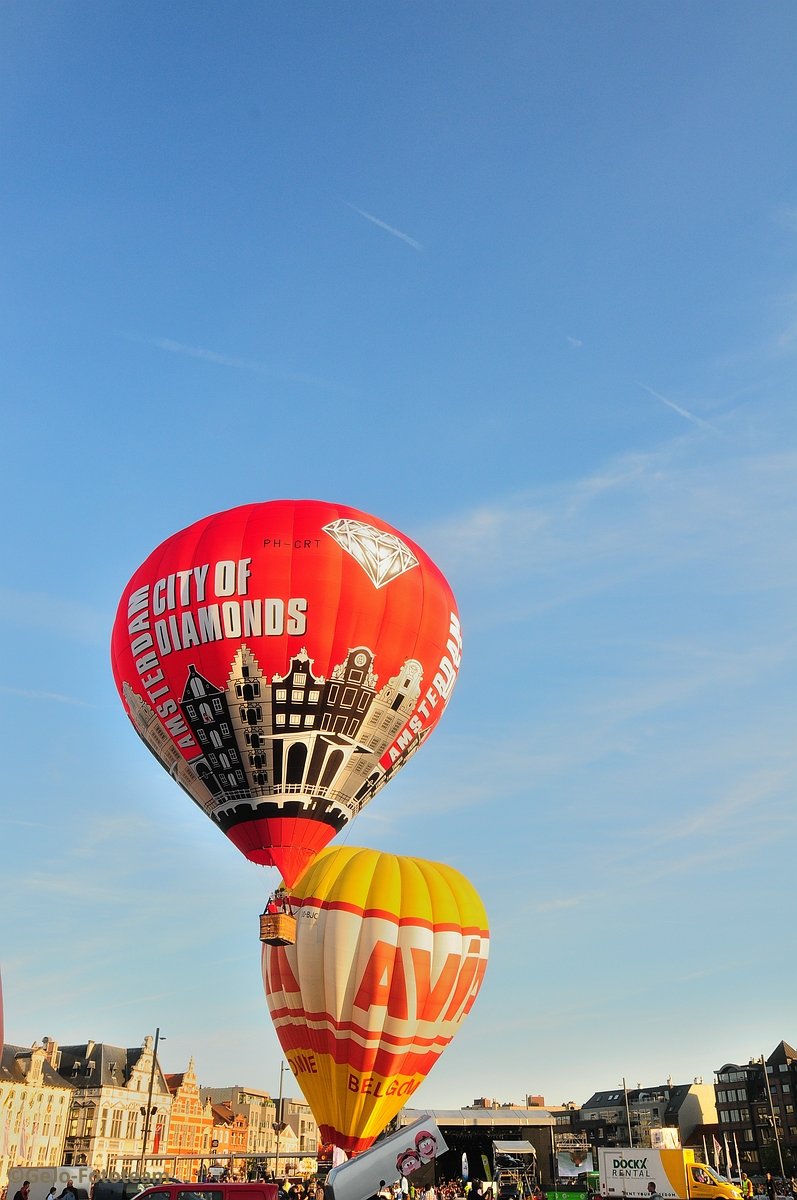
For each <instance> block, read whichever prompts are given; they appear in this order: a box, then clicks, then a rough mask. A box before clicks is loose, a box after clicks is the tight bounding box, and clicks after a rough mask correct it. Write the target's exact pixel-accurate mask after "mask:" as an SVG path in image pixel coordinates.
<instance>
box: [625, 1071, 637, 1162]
mask: <svg viewBox="0 0 797 1200" xmlns="http://www.w3.org/2000/svg"><path fill="white" fill-rule="evenodd" d="M623 1095H624V1096H625V1119H626V1124H627V1125H628V1145H629V1146H633V1144H634V1135H633V1134H632V1133H631V1109H630V1108H629V1106H628V1088H627V1087H626V1086H625V1075H624V1076H623Z"/></svg>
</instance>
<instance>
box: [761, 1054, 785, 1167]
mask: <svg viewBox="0 0 797 1200" xmlns="http://www.w3.org/2000/svg"><path fill="white" fill-rule="evenodd" d="M761 1067H762V1069H763V1072H764V1087H765V1088H766V1092H767V1099H768V1100H769V1113H770V1120H771V1121H772V1132H773V1133H774V1134H775V1145H776V1147H777V1150H778V1162H779V1163H780V1177H781V1179H785V1178H786V1172H785V1171H784V1170H783V1155H782V1154H781V1150H780V1134H779V1133H778V1122H777V1120H776V1118H775V1105H774V1104H773V1103H772V1088H771V1087H770V1086H769V1076H768V1075H767V1064H766V1060H765V1058H764V1056H763V1054H762V1055H761Z"/></svg>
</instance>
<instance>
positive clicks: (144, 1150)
mask: <svg viewBox="0 0 797 1200" xmlns="http://www.w3.org/2000/svg"><path fill="white" fill-rule="evenodd" d="M165 1041H166V1038H162V1037H161V1031H160V1027H158V1028H157V1029H156V1030H155V1044H154V1046H153V1047H152V1066H151V1067H150V1072H149V1092H148V1093H147V1108H146V1111H145V1113H144V1141H143V1145H142V1147H141V1158H140V1159H139V1163H138V1175H139V1178H142V1177H143V1174H144V1159H145V1158H146V1156H147V1138H148V1137H149V1124H150V1117H151V1116H152V1113H153V1111H154V1110H153V1107H152V1088H153V1085H154V1083H155V1063H156V1062H157V1058H158V1042H165Z"/></svg>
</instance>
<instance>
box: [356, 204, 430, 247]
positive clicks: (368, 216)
mask: <svg viewBox="0 0 797 1200" xmlns="http://www.w3.org/2000/svg"><path fill="white" fill-rule="evenodd" d="M345 203H346V204H347V206H348V207H349V208H351V209H353V210H354V212H356V213H359V214H360V216H361V217H364V218H365V220H366V221H370V222H371V223H372V224H373V225H377V226H378V227H379V228H380V229H384V230H385V232H386V233H392V235H393V237H397V238H399V240H400V241H402V242H406V243H407V245H408V246H412V248H413V250H423V246H422V245H421V243H420V242H416V240H415V238H412V237H410V235H409V234H408V233H402V231H401V230H400V229H396V228H395V226H393V225H388V224H387V222H386V221H380V219H379V217H375V216H374V214H373V213H369V212H366V211H365V209H364V208H358V207H357V205H356V204H350V203H349V201H348V200H347V201H346V202H345Z"/></svg>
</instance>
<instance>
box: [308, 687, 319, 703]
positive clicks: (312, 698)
mask: <svg viewBox="0 0 797 1200" xmlns="http://www.w3.org/2000/svg"><path fill="white" fill-rule="evenodd" d="M320 695H321V693H320V691H319V690H318V688H312V689H311V690H310V691H309V692H308V693H307V699H308V701H309V703H310V704H318V698H319V696H320Z"/></svg>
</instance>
